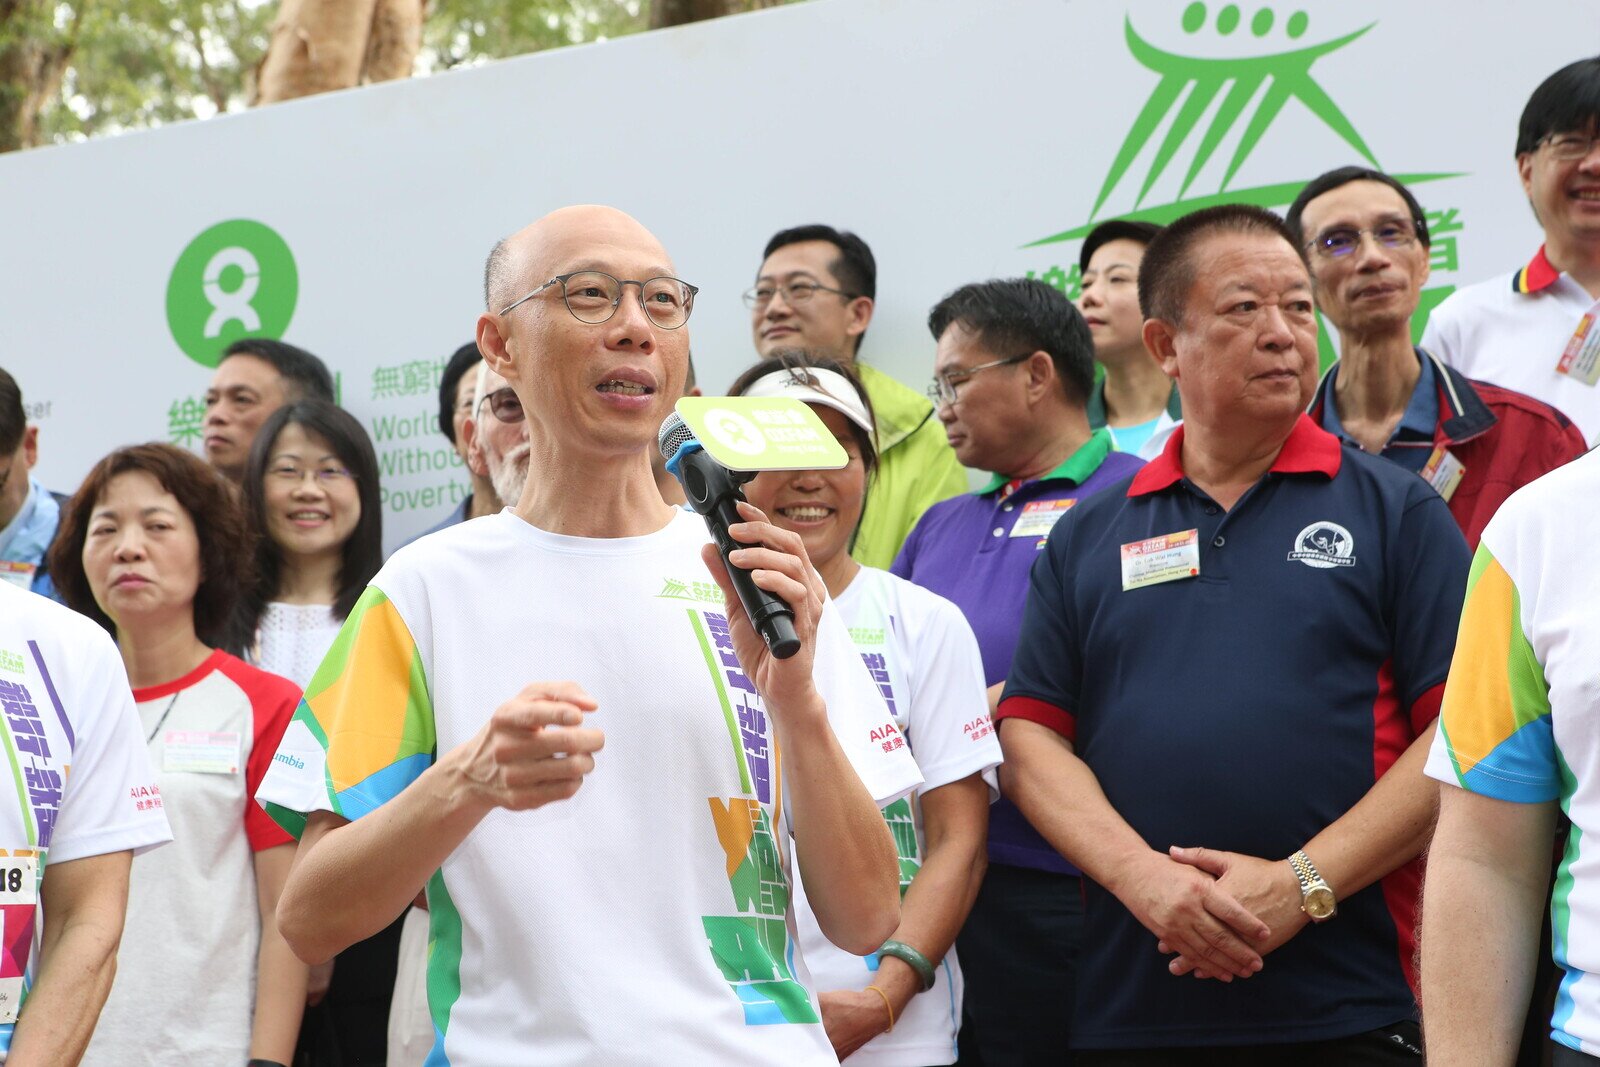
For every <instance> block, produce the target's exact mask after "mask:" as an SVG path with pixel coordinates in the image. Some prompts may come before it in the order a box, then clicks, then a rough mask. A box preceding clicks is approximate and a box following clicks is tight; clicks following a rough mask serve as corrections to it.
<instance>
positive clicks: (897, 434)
mask: <svg viewBox="0 0 1600 1067" xmlns="http://www.w3.org/2000/svg"><path fill="white" fill-rule="evenodd" d="M855 369H856V373H857V374H859V375H860V376H861V384H863V385H864V386H866V389H867V396H868V397H870V398H871V400H872V413H873V417H874V418H875V419H876V420H877V424H878V473H877V474H876V475H875V476H874V477H873V480H872V488H871V489H869V490H868V491H867V506H866V510H865V511H863V512H862V514H861V525H860V527H858V528H857V530H856V537H855V541H854V542H853V543H852V544H851V546H850V554H851V555H852V556H854V557H855V559H856V561H857V562H858V563H860V564H861V565H862V566H865V567H878V568H881V569H883V570H888V569H889V564H891V563H893V562H894V557H895V556H896V555H898V554H899V552H900V546H901V545H903V544H905V540H906V537H907V536H908V535H909V534H910V533H911V528H912V527H913V526H915V525H916V524H917V520H918V519H920V518H922V513H923V512H924V511H927V510H928V509H929V508H930V507H932V506H933V505H934V504H937V503H938V502H939V501H941V500H948V499H950V498H951V497H953V496H959V495H960V494H962V493H964V492H966V491H967V472H966V468H964V467H962V466H961V463H960V461H959V460H957V459H956V454H955V450H954V449H952V448H951V447H950V442H949V441H947V440H945V436H944V426H943V425H941V424H940V422H939V420H938V419H937V418H936V417H935V416H934V413H933V404H932V402H931V401H929V400H928V398H927V397H925V396H923V395H922V394H921V393H919V392H917V391H916V390H915V389H912V388H910V387H909V386H906V385H902V384H901V383H900V382H898V381H896V380H895V379H893V378H891V377H889V376H888V375H887V374H884V373H883V372H882V371H880V370H877V369H875V368H873V367H871V366H868V365H867V364H865V363H857V364H856V365H855Z"/></svg>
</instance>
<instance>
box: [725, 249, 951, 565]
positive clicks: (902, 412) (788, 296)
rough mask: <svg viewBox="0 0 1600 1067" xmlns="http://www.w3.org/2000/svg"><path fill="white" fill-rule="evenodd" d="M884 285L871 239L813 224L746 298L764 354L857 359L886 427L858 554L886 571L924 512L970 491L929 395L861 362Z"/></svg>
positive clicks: (771, 261)
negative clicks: (794, 351) (789, 351)
mask: <svg viewBox="0 0 1600 1067" xmlns="http://www.w3.org/2000/svg"><path fill="white" fill-rule="evenodd" d="M877 288H878V265H877V261H876V260H875V259H874V258H873V255H872V249H871V248H869V247H867V243H866V242H865V241H863V240H862V239H861V238H860V237H858V236H856V235H855V234H853V233H850V232H848V231H843V230H836V229H834V228H833V227H832V226H824V225H821V224H812V225H807V226H796V227H793V228H792V229H787V230H780V231H779V232H778V233H776V234H774V235H773V236H772V239H771V240H769V241H768V242H767V247H766V250H765V251H764V252H763V253H762V262H761V268H760V270H758V271H757V272H756V280H755V282H754V284H752V285H751V287H750V288H749V289H748V290H746V291H745V294H744V302H745V306H746V307H748V308H749V309H750V331H751V337H752V339H753V340H754V342H755V346H756V351H757V352H759V353H760V354H761V355H762V357H763V358H765V357H768V356H771V355H773V354H774V353H775V352H776V351H778V350H779V349H783V348H804V349H807V350H808V351H812V352H820V353H824V354H826V355H829V356H832V357H833V358H835V359H838V360H840V361H841V362H844V363H849V364H852V365H853V366H854V369H855V371H856V374H857V375H858V376H859V377H860V378H861V384H862V385H863V386H865V387H866V390H867V396H868V397H869V398H870V399H871V401H872V411H873V415H874V417H875V419H876V422H877V426H878V469H877V470H876V471H875V472H874V473H873V477H872V484H871V485H870V486H869V487H868V489H867V506H866V509H865V510H864V511H863V512H862V514H861V524H860V526H858V527H857V528H856V535H855V540H854V541H853V542H851V546H850V555H851V556H853V557H854V558H855V559H856V560H857V561H858V562H859V563H861V564H863V565H864V566H868V567H878V568H880V569H881V568H887V567H888V566H889V564H890V563H891V562H893V560H894V557H895V554H896V553H898V552H899V551H900V546H901V545H902V544H904V543H905V539H906V535H907V534H909V533H910V532H911V528H912V527H913V526H915V525H916V523H917V519H919V518H921V517H922V513H923V512H925V511H927V510H928V508H929V507H930V506H931V505H933V504H936V503H938V502H939V501H941V500H948V499H950V498H951V497H953V496H957V495H959V494H961V493H962V492H964V491H966V489H967V475H966V472H965V471H964V470H962V469H961V464H960V463H959V462H958V461H957V460H956V457H955V453H953V452H952V451H951V450H950V446H949V445H948V444H947V443H946V442H945V439H944V434H943V433H941V432H940V430H939V424H938V420H937V419H935V418H934V415H933V408H932V406H931V405H929V403H928V401H927V400H925V399H924V398H923V397H921V396H919V395H918V394H917V391H916V390H914V389H911V388H910V387H908V386H906V385H904V384H902V383H901V382H899V381H897V380H895V379H894V378H891V377H890V376H889V375H887V374H885V373H883V372H882V371H880V370H878V369H877V368H875V367H873V366H872V365H871V364H868V363H865V362H862V361H861V359H860V358H859V357H860V352H861V341H862V338H863V337H865V336H866V333H867V326H868V325H870V324H871V322H872V313H873V310H874V307H875V306H876V305H875V300H876V294H877Z"/></svg>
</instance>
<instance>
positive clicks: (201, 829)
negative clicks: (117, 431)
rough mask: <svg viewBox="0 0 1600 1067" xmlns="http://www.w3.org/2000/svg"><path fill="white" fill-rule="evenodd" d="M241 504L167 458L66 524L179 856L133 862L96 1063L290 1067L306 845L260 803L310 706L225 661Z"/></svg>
mask: <svg viewBox="0 0 1600 1067" xmlns="http://www.w3.org/2000/svg"><path fill="white" fill-rule="evenodd" d="M252 540H253V538H252V536H251V533H250V528H249V526H248V525H247V524H246V522H245V519H244V515H243V513H242V511H241V509H240V508H239V505H238V503H237V502H236V501H235V499H234V494H233V487H232V486H231V485H229V484H228V483H227V482H226V481H225V480H224V479H223V477H222V476H221V475H220V474H218V473H217V472H216V471H215V470H213V469H212V468H211V467H210V466H208V465H207V464H206V463H204V462H203V461H201V460H200V459H198V458H197V457H195V456H193V455H191V454H190V453H188V452H185V451H183V450H182V449H178V448H174V447H172V446H171V445H165V444H150V445H138V446H135V447H131V448H123V449H119V450H118V451H116V452H113V453H112V454H111V455H109V456H107V457H106V458H105V459H103V460H101V461H100V462H99V463H97V464H96V465H95V467H94V469H93V470H92V471H90V473H89V477H88V478H87V480H85V482H84V483H83V485H82V486H81V487H80V488H79V489H78V492H77V493H76V495H74V496H73V498H72V499H71V501H69V502H68V504H67V506H66V507H65V508H64V509H63V512H62V522H61V531H60V534H59V535H58V537H57V539H56V543H55V546H54V547H53V548H52V549H51V555H50V562H51V573H52V574H54V575H55V580H56V584H57V588H59V589H60V590H61V593H62V595H63V597H64V598H65V599H66V602H67V604H68V606H69V607H71V608H73V609H74V610H76V611H78V612H81V613H82V614H84V615H87V616H89V617H90V618H91V619H94V620H95V621H97V622H99V623H100V624H101V625H102V626H104V627H105V628H106V629H107V630H109V631H110V632H111V633H112V634H113V635H114V636H115V638H116V641H117V647H118V649H119V651H120V652H121V653H122V659H123V662H124V664H125V665H126V667H127V671H128V679H129V681H130V682H131V683H132V685H133V697H134V700H135V702H136V703H137V705H138V711H139V718H140V720H141V723H142V730H143V733H144V737H145V741H146V743H147V745H148V746H149V751H150V757H151V763H152V764H153V765H154V767H155V770H156V772H157V785H158V788H154V789H152V790H150V791H149V793H150V795H148V796H144V795H140V796H137V797H134V798H130V801H131V802H132V803H134V804H135V806H136V807H138V806H140V805H143V806H144V808H145V809H146V810H147V809H148V808H149V807H150V806H154V807H156V808H158V809H160V810H162V811H164V812H165V814H166V816H167V819H168V821H169V822H170V823H171V825H172V833H173V841H172V844H170V845H168V846H167V847H166V848H161V849H156V850H155V851H152V852H148V853H145V854H143V855H139V856H136V857H134V860H133V869H132V872H131V875H130V878H129V885H128V911H127V922H126V924H125V926H124V931H123V935H122V944H121V948H120V949H119V951H118V953H117V972H116V980H115V982H114V983H113V985H112V987H111V993H110V996H109V997H108V999H107V1000H106V1006H105V1009H104V1011H103V1012H102V1013H101V1015H100V1021H99V1024H98V1026H97V1028H96V1030H95V1034H94V1038H93V1040H92V1041H91V1043H90V1045H89V1049H88V1052H87V1053H86V1054H85V1056H84V1059H83V1062H84V1063H86V1064H91V1065H106V1067H112V1065H115V1067H130V1065H140V1064H150V1065H152V1067H154V1065H167V1064H174V1063H193V1064H201V1063H216V1064H224V1063H234V1064H242V1063H244V1062H245V1061H246V1060H250V1059H259V1060H264V1061H266V1062H269V1063H281V1064H287V1063H288V1062H289V1061H290V1059H291V1057H292V1056H293V1054H294V1047H295V1035H296V1034H297V1033H298V1031H299V1027H300V1015H301V1010H302V1007H303V1005H304V1003H305V990H306V967H305V965H304V964H302V963H301V962H300V961H299V960H298V959H296V958H295V956H294V953H293V952H291V951H290V950H289V947H288V945H287V944H285V943H284V941H283V938H282V937H281V936H279V934H278V932H277V925H276V921H275V913H276V909H277V902H278V895H279V893H280V891H281V890H282V888H283V884H284V880H285V879H286V878H287V877H288V874H289V866H290V862H291V859H292V857H293V855H294V844H293V841H292V840H291V839H290V837H289V835H288V834H286V833H284V832H283V830H281V829H280V828H278V826H276V825H275V824H274V823H273V822H272V820H271V819H269V818H268V817H267V816H266V813H265V812H263V811H262V810H261V808H260V807H259V806H257V805H256V803H255V801H254V800H253V799H252V798H253V797H254V794H255V791H256V788H257V786H259V785H260V782H261V778H262V777H263V776H264V775H265V773H266V770H267V767H268V766H269V765H270V762H271V760H272V756H273V753H274V751H275V750H276V748H277V745H278V741H279V739H280V738H281V737H282V735H283V732H284V729H285V727H286V726H287V725H288V722H289V719H290V717H291V716H292V715H293V713H294V709H295V705H296V703H297V702H298V701H299V697H300V693H299V690H298V689H296V688H295V686H294V685H293V683H291V682H289V681H286V680H285V679H283V678H279V677H276V676H274V675H271V674H268V673H266V672H265V671H262V670H259V669H257V668H255V667H252V666H250V665H248V664H246V663H244V662H242V661H241V660H239V659H237V658H235V657H234V656H232V655H229V654H228V653H227V652H224V651H222V650H221V648H219V647H218V646H219V645H220V644H221V642H222V641H223V640H224V637H225V635H226V633H227V631H228V628H229V622H230V619H232V617H233V612H234V611H235V609H236V607H237V602H238V599H239V596H240V593H241V591H242V589H243V587H244V586H246V585H247V584H248V583H249V581H250V580H251V573H252V571H253V569H254V567H253V546H252Z"/></svg>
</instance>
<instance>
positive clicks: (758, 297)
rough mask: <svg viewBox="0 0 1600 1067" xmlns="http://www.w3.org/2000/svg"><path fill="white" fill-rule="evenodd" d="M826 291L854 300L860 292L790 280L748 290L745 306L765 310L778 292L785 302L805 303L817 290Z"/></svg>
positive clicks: (792, 303)
mask: <svg viewBox="0 0 1600 1067" xmlns="http://www.w3.org/2000/svg"><path fill="white" fill-rule="evenodd" d="M818 289H821V290H822V291H823V292H824V293H838V294H839V295H840V296H842V297H844V298H845V299H846V300H854V299H855V298H856V297H857V296H858V295H860V294H858V293H847V292H845V291H844V290H843V289H835V288H834V287H833V286H831V285H818V284H817V283H816V282H790V283H788V284H787V285H758V286H756V287H755V288H754V289H750V290H747V291H746V292H745V294H744V306H745V307H747V308H750V309H751V310H752V311H763V310H765V309H766V306H767V305H768V304H770V303H772V298H773V297H774V296H776V295H777V294H778V293H782V294H783V302H784V303H785V304H790V305H794V304H804V303H805V302H806V301H807V300H810V299H811V298H812V297H814V296H816V295H817V290H818Z"/></svg>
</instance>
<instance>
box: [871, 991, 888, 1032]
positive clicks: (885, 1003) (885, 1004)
mask: <svg viewBox="0 0 1600 1067" xmlns="http://www.w3.org/2000/svg"><path fill="white" fill-rule="evenodd" d="M867 988H868V989H870V990H872V991H873V992H874V993H876V994H878V996H880V997H882V998H883V1006H884V1007H885V1008H886V1009H888V1012H889V1029H887V1030H885V1031H884V1033H886V1034H892V1033H894V1005H893V1004H890V1003H889V994H887V993H885V992H884V991H883V990H881V989H879V988H878V987H877V986H875V985H869V986H867Z"/></svg>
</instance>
